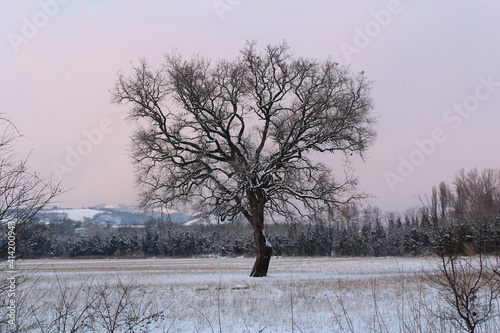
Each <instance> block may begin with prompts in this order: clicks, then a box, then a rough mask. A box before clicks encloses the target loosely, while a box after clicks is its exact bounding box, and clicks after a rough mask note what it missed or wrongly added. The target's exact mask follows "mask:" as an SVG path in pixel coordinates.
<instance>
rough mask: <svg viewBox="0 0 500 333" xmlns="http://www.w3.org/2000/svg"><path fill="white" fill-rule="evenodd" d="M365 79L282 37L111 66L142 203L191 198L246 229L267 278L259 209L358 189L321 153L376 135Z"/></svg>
mask: <svg viewBox="0 0 500 333" xmlns="http://www.w3.org/2000/svg"><path fill="white" fill-rule="evenodd" d="M370 85H371V84H370V82H369V81H367V79H366V78H365V76H364V73H359V74H353V73H351V72H350V71H349V70H348V68H345V67H343V66H341V65H339V64H338V63H335V62H334V61H332V60H330V59H328V60H325V61H318V60H314V59H306V58H295V57H293V56H292V55H291V54H290V53H289V48H288V46H287V45H286V43H282V44H279V45H274V46H273V45H271V46H268V47H266V48H265V49H264V50H263V51H261V52H259V51H258V50H257V48H256V44H255V43H252V42H249V43H247V45H246V47H245V48H243V49H242V50H241V53H240V55H239V57H237V58H236V59H234V60H225V59H224V60H218V61H215V62H214V61H210V60H208V59H205V58H203V57H201V56H196V57H194V58H192V59H190V60H185V59H183V58H182V57H181V56H180V55H178V54H176V53H172V54H168V55H166V56H165V62H164V64H163V65H162V66H160V67H159V68H158V69H152V68H151V67H150V66H149V65H148V63H147V62H146V60H141V61H140V63H139V64H138V65H137V66H133V68H132V74H131V75H130V76H125V75H124V74H119V75H118V79H117V83H116V87H115V88H114V89H113V90H112V100H113V102H114V103H127V104H128V105H129V106H130V112H129V119H131V120H133V121H137V123H138V129H137V131H136V132H135V134H134V135H133V137H132V158H133V161H134V162H135V165H136V167H137V183H138V186H139V188H140V190H141V193H140V198H141V204H142V206H143V207H152V206H158V205H171V204H172V203H179V202H181V203H190V204H191V205H194V207H196V208H197V209H199V210H201V211H203V212H206V213H210V214H216V215H217V216H219V217H220V218H221V219H231V218H234V217H236V216H238V215H242V216H244V217H245V218H246V219H247V220H248V221H249V222H250V224H251V225H252V226H253V230H254V239H255V242H256V245H257V260H256V263H255V265H254V268H253V270H252V273H251V276H265V275H266V274H267V269H268V265H269V259H270V255H271V245H270V244H269V242H266V238H265V235H264V232H263V229H264V219H265V216H266V213H268V212H274V213H280V214H305V213H306V212H307V211H316V212H317V211H318V210H322V209H324V208H325V207H328V208H332V207H337V206H338V205H339V204H341V203H345V202H349V201H351V200H353V199H355V198H358V197H359V195H357V194H355V191H354V190H355V179H354V178H353V176H352V174H351V173H350V172H349V170H347V169H345V168H343V171H345V172H342V176H341V177H337V176H334V174H333V172H332V170H331V169H330V168H328V167H327V166H326V165H325V164H324V163H321V162H318V161H317V160H316V159H315V156H316V157H317V156H318V153H340V154H343V155H346V156H347V155H351V154H353V153H359V154H361V155H362V154H363V152H365V151H366V149H367V148H368V147H369V146H370V144H371V143H372V141H373V140H374V138H375V131H374V129H373V127H374V118H373V117H372V116H371V111H372V109H373V105H372V100H371V97H370Z"/></svg>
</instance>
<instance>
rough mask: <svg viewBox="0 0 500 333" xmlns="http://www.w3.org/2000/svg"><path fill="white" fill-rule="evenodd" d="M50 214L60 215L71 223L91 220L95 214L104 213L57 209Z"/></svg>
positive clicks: (93, 210)
mask: <svg viewBox="0 0 500 333" xmlns="http://www.w3.org/2000/svg"><path fill="white" fill-rule="evenodd" d="M50 213H61V214H66V216H67V217H68V218H69V219H71V220H73V221H81V220H83V219H84V218H93V217H94V216H96V215H97V214H101V213H104V212H103V211H102V210H96V209H90V208H81V209H57V210H51V211H50Z"/></svg>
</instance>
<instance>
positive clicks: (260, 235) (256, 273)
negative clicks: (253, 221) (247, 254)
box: [250, 226, 273, 277]
mask: <svg viewBox="0 0 500 333" xmlns="http://www.w3.org/2000/svg"><path fill="white" fill-rule="evenodd" d="M254 239H255V244H256V245H257V258H256V259H255V263H254V265H253V268H252V272H251V273H250V276H252V277H264V276H267V270H268V269H269V262H270V261H271V255H272V252H273V248H272V247H271V244H270V243H269V242H268V241H267V240H266V236H264V230H263V229H262V228H259V227H258V226H257V227H256V226H254Z"/></svg>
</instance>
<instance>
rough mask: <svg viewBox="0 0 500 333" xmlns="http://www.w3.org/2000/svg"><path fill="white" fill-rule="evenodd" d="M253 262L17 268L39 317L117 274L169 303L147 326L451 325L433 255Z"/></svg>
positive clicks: (111, 262) (314, 328) (388, 328)
mask: <svg viewBox="0 0 500 333" xmlns="http://www.w3.org/2000/svg"><path fill="white" fill-rule="evenodd" d="M252 264H253V259H251V258H201V259H100V260H26V261H23V262H19V263H18V267H19V268H22V269H23V270H24V271H26V272H28V271H29V272H30V273H29V275H31V277H30V279H29V281H28V282H26V283H25V284H24V285H25V286H24V287H23V288H25V290H26V293H27V292H28V290H27V289H26V288H28V286H30V285H32V289H30V290H29V297H27V298H26V300H25V301H24V304H22V307H24V308H25V311H24V312H25V313H27V311H26V309H27V308H29V307H30V303H33V304H34V303H37V302H38V303H39V304H44V305H43V306H40V307H39V308H38V310H37V311H38V312H37V313H38V314H39V317H41V318H43V316H51V315H53V314H51V311H52V312H54V309H56V308H57V304H60V299H61V295H63V294H64V293H66V294H64V295H65V297H66V298H67V299H72V298H71V297H73V296H72V295H74V294H76V291H78V293H79V294H81V295H89V292H90V291H91V290H92V289H98V290H101V291H102V290H103V288H102V286H105V290H112V289H113V288H114V286H116V285H117V284H118V283H119V281H121V283H122V284H126V285H132V286H133V293H134V295H135V297H136V298H137V304H135V305H133V306H136V307H138V306H144V304H146V301H149V300H151V301H152V302H153V303H154V304H155V305H157V306H159V308H160V309H162V310H165V311H164V315H165V317H164V318H160V319H161V320H158V321H156V322H153V323H152V324H155V325H156V328H154V329H153V328H152V327H150V328H148V330H149V331H151V332H231V333H232V332H252V333H253V332H436V331H442V332H453V330H452V329H451V328H450V327H451V325H450V323H448V322H444V321H441V320H438V319H437V318H434V317H433V315H432V312H433V311H435V310H436V309H438V307H439V306H440V305H439V304H440V301H439V298H438V297H437V294H436V292H435V291H434V290H433V289H432V288H430V287H429V286H428V285H427V284H425V283H424V282H422V279H421V277H422V275H423V271H430V270H432V267H433V265H435V259H432V258H345V259H343V258H273V259H272V260H271V266H270V270H269V275H268V277H265V278H250V277H249V276H248V273H249V272H250V269H251V267H252ZM99 288H101V289H99ZM81 295H80V296H81ZM70 296H71V297H70ZM78 299H79V301H78V302H82V304H83V303H84V302H85V299H84V298H83V296H82V297H80V298H78ZM58 300H59V301H58ZM138 304H139V305H138ZM19 310H20V311H21V310H23V309H19ZM21 312H22V311H21ZM45 312H46V313H45ZM28 317H29V316H28ZM25 320H28V318H27V319H25ZM102 331H103V332H104V331H105V330H102Z"/></svg>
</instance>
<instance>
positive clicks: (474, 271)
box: [426, 255, 500, 333]
mask: <svg viewBox="0 0 500 333" xmlns="http://www.w3.org/2000/svg"><path fill="white" fill-rule="evenodd" d="M426 279H427V281H428V282H429V283H430V284H431V285H432V286H433V287H435V288H437V290H438V292H439V295H440V296H441V297H442V299H443V300H444V301H445V302H446V306H447V307H446V308H445V309H443V310H442V311H441V312H439V313H436V316H438V317H440V318H442V319H445V320H449V321H452V322H453V323H454V324H455V326H456V327H457V328H458V329H462V330H465V331H467V332H470V333H472V332H477V329H478V327H479V326H480V325H482V324H485V323H486V322H488V321H489V320H490V319H493V318H495V317H498V316H499V314H498V311H499V308H498V299H499V298H500V276H499V275H498V262H493V261H492V260H490V259H488V258H486V257H484V256H482V255H479V256H477V257H474V258H465V257H459V256H453V255H449V256H442V257H441V261H440V264H439V267H437V273H428V274H427V275H426Z"/></svg>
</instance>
